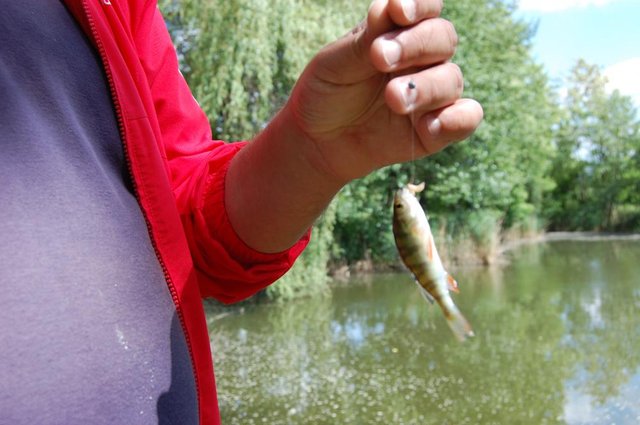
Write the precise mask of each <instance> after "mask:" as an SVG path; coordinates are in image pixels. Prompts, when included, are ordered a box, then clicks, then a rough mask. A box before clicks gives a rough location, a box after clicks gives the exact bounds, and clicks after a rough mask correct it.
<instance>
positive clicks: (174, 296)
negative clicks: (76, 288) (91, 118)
mask: <svg viewBox="0 0 640 425" xmlns="http://www.w3.org/2000/svg"><path fill="white" fill-rule="evenodd" d="M87 1H88V0H82V9H83V12H84V15H85V17H86V18H87V22H88V24H89V28H90V29H91V35H92V37H93V39H94V40H95V42H96V47H97V49H98V54H99V55H100V59H101V61H102V64H103V69H104V71H105V74H106V77H107V82H108V84H109V91H110V92H111V99H112V101H113V105H114V109H115V113H116V119H117V121H118V129H119V132H120V138H121V139H122V146H123V151H124V158H125V163H126V166H127V172H128V174H129V177H130V178H131V185H132V187H133V193H134V196H135V197H136V199H137V200H138V203H140V195H139V193H138V184H137V182H136V180H135V176H134V174H133V167H132V166H131V158H130V155H129V147H128V142H127V140H128V139H127V137H126V131H125V126H124V117H123V114H122V106H121V105H120V99H119V98H118V94H117V92H116V88H115V83H114V81H113V75H112V73H111V68H110V67H109V62H108V59H107V54H106V52H105V48H104V45H103V44H102V40H101V39H100V36H99V34H98V31H97V30H96V28H95V22H94V19H93V16H92V15H91V12H90V11H89V7H88V6H87ZM109 3H110V2H109ZM105 4H107V2H105ZM109 5H110V4H109ZM140 211H141V212H142V216H143V217H144V221H145V224H146V226H147V232H148V234H149V239H150V241H151V245H152V246H153V251H154V252H155V255H156V258H157V260H158V263H160V267H161V268H162V272H163V274H164V278H165V281H166V282H167V286H168V288H169V292H170V294H171V298H172V299H173V304H174V305H175V308H176V313H177V314H178V318H179V319H180V324H181V325H182V332H183V333H184V337H185V340H186V343H187V348H188V349H189V357H190V359H191V365H192V369H193V378H194V380H195V386H196V397H197V400H198V406H200V385H199V382H198V373H197V370H196V363H195V357H194V355H193V347H192V345H191V338H190V337H189V332H188V330H187V327H186V325H185V319H184V314H183V312H182V306H181V305H180V298H179V297H178V291H176V288H175V286H174V284H173V280H172V278H171V275H170V274H169V270H168V269H167V266H166V265H165V263H164V260H163V259H162V256H161V255H160V250H159V249H158V244H157V242H156V240H155V238H154V236H153V232H152V229H151V224H150V222H149V218H148V217H147V213H146V211H145V210H144V209H143V208H140ZM198 410H199V411H200V407H198ZM198 416H200V412H198Z"/></svg>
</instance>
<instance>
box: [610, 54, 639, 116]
mask: <svg viewBox="0 0 640 425" xmlns="http://www.w3.org/2000/svg"><path fill="white" fill-rule="evenodd" d="M604 75H605V76H606V77H607V79H608V80H609V82H608V83H607V89H608V90H611V91H613V90H616V89H617V90H619V91H620V93H622V94H624V95H627V96H630V97H631V98H633V100H634V102H635V104H636V106H638V107H640V57H637V58H631V59H627V60H625V61H622V62H618V63H616V64H614V65H611V66H609V67H607V68H605V70H604Z"/></svg>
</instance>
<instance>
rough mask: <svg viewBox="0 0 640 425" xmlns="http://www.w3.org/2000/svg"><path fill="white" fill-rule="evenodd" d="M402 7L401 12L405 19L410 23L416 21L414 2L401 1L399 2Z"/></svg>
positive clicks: (408, 0)
mask: <svg viewBox="0 0 640 425" xmlns="http://www.w3.org/2000/svg"><path fill="white" fill-rule="evenodd" d="M400 5H401V6H402V12H403V13H404V16H405V18H407V19H408V20H409V21H410V22H413V20H414V19H416V2H415V0H402V1H401V2H400Z"/></svg>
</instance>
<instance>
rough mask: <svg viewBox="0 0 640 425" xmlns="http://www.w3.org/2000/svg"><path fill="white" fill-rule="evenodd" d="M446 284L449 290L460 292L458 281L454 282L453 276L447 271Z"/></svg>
mask: <svg viewBox="0 0 640 425" xmlns="http://www.w3.org/2000/svg"><path fill="white" fill-rule="evenodd" d="M447 286H448V287H449V290H450V291H453V292H455V293H456V294H457V293H459V292H460V288H458V282H456V280H455V279H454V278H453V276H451V275H450V274H449V273H447Z"/></svg>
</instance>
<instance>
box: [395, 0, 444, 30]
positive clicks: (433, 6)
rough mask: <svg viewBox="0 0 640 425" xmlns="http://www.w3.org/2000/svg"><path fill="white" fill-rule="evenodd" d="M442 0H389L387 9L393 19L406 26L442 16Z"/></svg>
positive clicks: (399, 24) (397, 23) (396, 22)
mask: <svg viewBox="0 0 640 425" xmlns="http://www.w3.org/2000/svg"><path fill="white" fill-rule="evenodd" d="M442 2H443V0H389V3H388V5H387V10H388V13H389V16H390V17H391V20H392V21H393V22H394V23H395V24H396V25H398V26H401V27H404V26H407V25H413V24H415V23H416V22H420V21H423V20H425V19H429V18H436V17H438V16H440V13H441V12H442Z"/></svg>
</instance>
